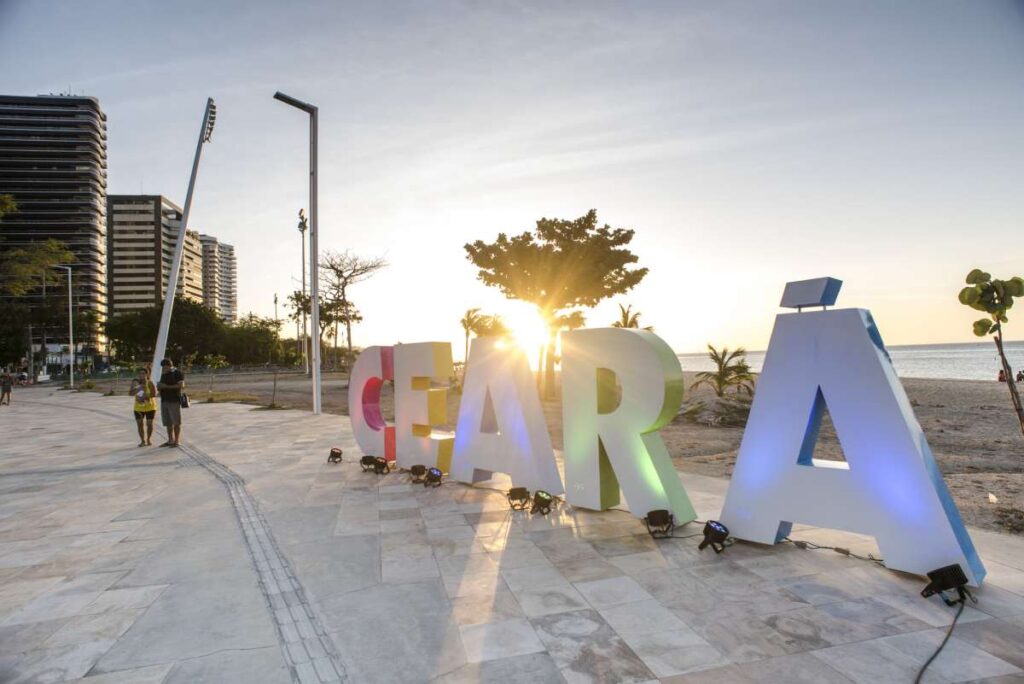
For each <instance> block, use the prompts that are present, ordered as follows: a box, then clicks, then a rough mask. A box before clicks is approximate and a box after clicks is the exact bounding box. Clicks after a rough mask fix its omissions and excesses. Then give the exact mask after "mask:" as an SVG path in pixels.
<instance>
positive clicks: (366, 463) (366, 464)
mask: <svg viewBox="0 0 1024 684" xmlns="http://www.w3.org/2000/svg"><path fill="white" fill-rule="evenodd" d="M359 465H360V466H361V467H362V469H363V472H364V473H365V472H367V471H369V470H373V469H374V468H375V467H376V466H377V459H376V458H374V457H373V456H363V457H362V458H361V459H359Z"/></svg>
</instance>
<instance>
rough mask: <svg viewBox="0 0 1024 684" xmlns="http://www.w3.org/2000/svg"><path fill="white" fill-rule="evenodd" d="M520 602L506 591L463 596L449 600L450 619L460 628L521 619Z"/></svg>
mask: <svg viewBox="0 0 1024 684" xmlns="http://www.w3.org/2000/svg"><path fill="white" fill-rule="evenodd" d="M520 603H521V602H520V600H517V599H516V596H515V595H514V594H513V593H512V592H511V591H509V590H508V589H499V590H498V591H496V592H495V593H494V594H493V595H491V596H479V597H478V596H464V597H461V598H453V599H451V604H452V617H454V618H455V621H456V622H457V623H458V624H459V626H460V627H464V626H466V625H478V624H481V623H484V622H498V621H500V620H509V619H512V618H521V617H523V609H522V608H521V607H520Z"/></svg>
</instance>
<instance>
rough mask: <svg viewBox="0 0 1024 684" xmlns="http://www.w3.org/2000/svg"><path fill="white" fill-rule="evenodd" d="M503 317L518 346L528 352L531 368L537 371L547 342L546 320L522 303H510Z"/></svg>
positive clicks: (503, 312)
mask: <svg viewBox="0 0 1024 684" xmlns="http://www.w3.org/2000/svg"><path fill="white" fill-rule="evenodd" d="M501 317H502V318H503V319H504V321H505V325H507V326H508V329H509V330H510V331H511V332H512V337H513V338H515V342H516V344H518V345H519V346H520V347H521V348H522V350H523V351H524V352H526V358H528V359H529V360H530V367H531V368H534V369H536V368H537V365H538V364H539V362H540V361H539V360H540V356H541V349H542V348H543V347H544V344H545V343H546V341H547V331H546V329H545V327H544V319H543V318H541V317H540V314H538V313H537V310H536V309H535V308H534V307H533V306H531V305H529V304H524V303H521V302H508V304H507V306H506V307H505V308H504V310H502V311H501Z"/></svg>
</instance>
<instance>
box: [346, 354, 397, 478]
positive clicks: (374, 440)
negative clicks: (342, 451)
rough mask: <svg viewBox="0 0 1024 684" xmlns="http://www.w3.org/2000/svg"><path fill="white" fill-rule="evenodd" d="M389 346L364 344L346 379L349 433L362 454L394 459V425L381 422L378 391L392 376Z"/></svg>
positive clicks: (382, 419)
mask: <svg viewBox="0 0 1024 684" xmlns="http://www.w3.org/2000/svg"><path fill="white" fill-rule="evenodd" d="M392 359H393V357H392V352H391V347H367V348H366V349H364V350H363V351H362V352H360V354H359V356H358V357H357V358H356V362H355V363H354V364H353V365H352V372H351V373H349V380H348V414H349V418H350V419H351V422H352V435H353V436H354V437H355V439H356V444H358V445H359V448H360V449H361V450H362V452H363V453H364V454H367V455H370V456H382V457H384V458H385V459H387V460H388V461H394V460H395V428H394V426H393V425H388V424H387V423H385V422H384V416H383V415H382V413H381V410H380V390H381V387H383V385H384V381H385V380H392V379H394V377H395V375H394V363H393V360H392Z"/></svg>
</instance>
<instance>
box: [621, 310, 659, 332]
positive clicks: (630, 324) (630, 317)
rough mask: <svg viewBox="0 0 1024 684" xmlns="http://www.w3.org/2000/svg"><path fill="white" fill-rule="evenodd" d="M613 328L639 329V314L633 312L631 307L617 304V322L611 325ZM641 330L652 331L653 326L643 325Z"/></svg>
mask: <svg viewBox="0 0 1024 684" xmlns="http://www.w3.org/2000/svg"><path fill="white" fill-rule="evenodd" d="M612 327H613V328H637V329H638V328H640V312H639V311H633V305H632V304H629V305H627V306H622V305H621V304H619V320H617V321H615V322H613V323H612ZM643 330H654V326H653V325H645V326H644V327H643Z"/></svg>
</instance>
